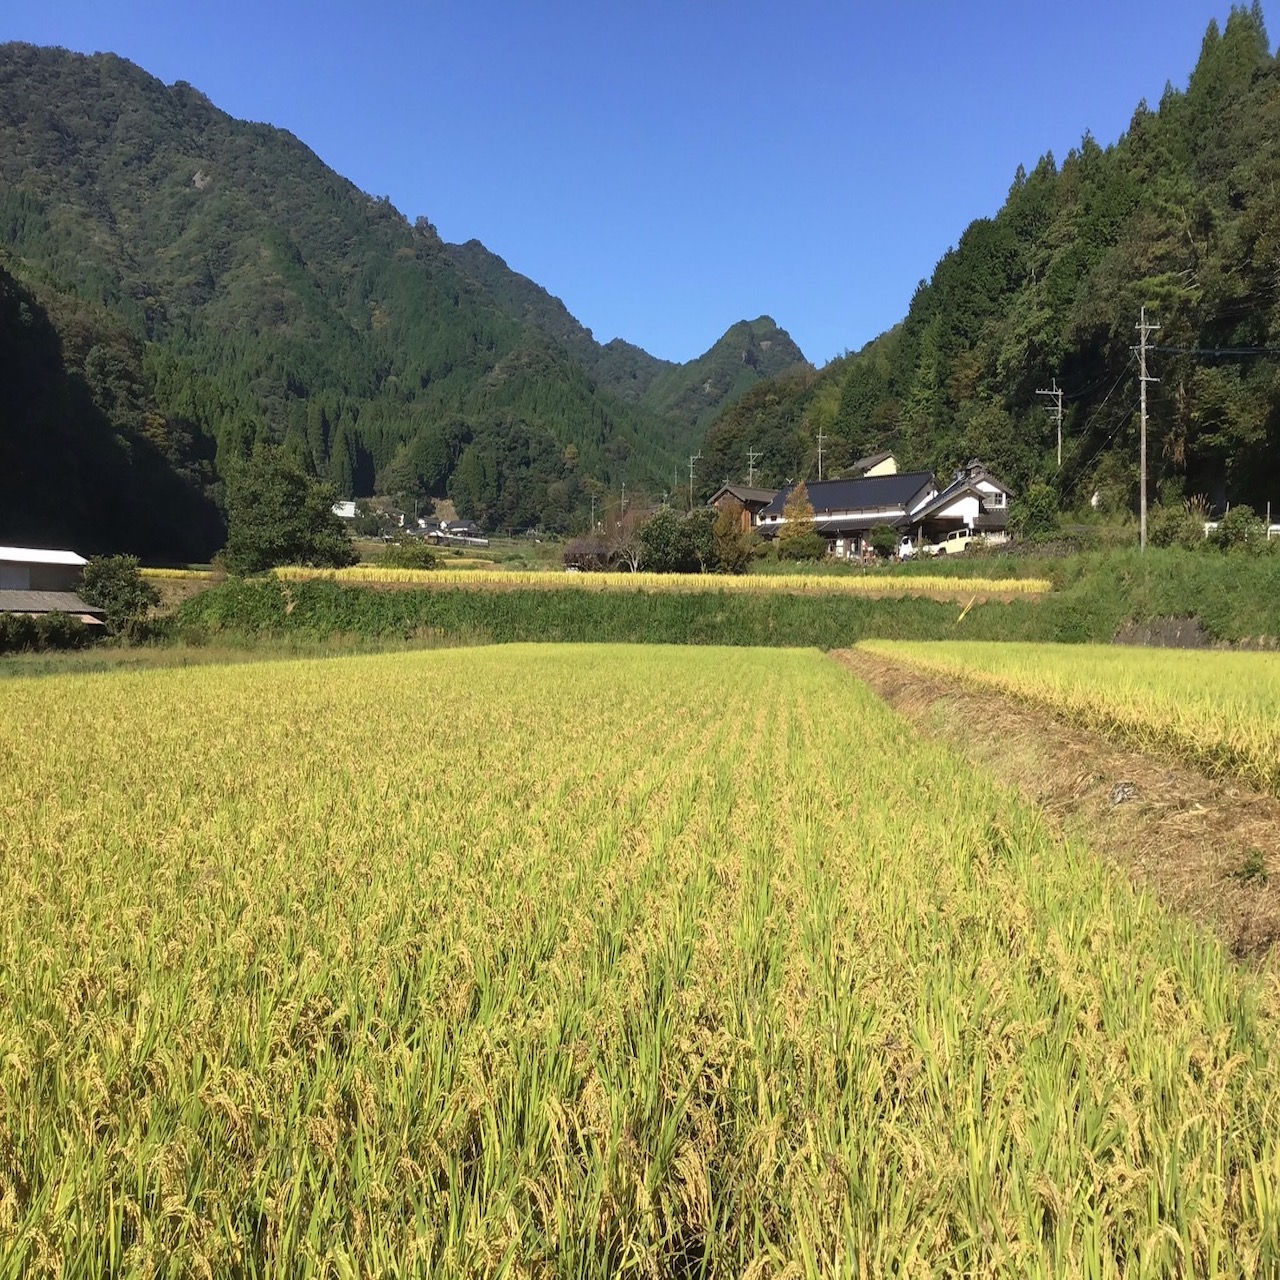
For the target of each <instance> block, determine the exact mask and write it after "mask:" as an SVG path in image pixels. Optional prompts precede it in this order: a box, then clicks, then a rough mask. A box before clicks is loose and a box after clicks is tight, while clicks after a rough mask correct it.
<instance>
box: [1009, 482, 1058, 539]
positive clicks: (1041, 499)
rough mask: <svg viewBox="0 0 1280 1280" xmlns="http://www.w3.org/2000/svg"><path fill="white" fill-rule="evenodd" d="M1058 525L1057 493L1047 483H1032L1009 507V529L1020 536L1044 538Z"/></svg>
mask: <svg viewBox="0 0 1280 1280" xmlns="http://www.w3.org/2000/svg"><path fill="white" fill-rule="evenodd" d="M1057 527H1058V495H1057V493H1056V492H1055V491H1054V490H1053V489H1051V488H1050V487H1049V486H1048V485H1047V484H1033V485H1032V486H1031V488H1030V489H1028V490H1027V491H1026V493H1025V494H1023V495H1022V497H1021V498H1015V499H1014V500H1013V502H1012V503H1011V504H1010V507H1009V529H1010V531H1011V532H1012V533H1015V534H1017V536H1018V537H1020V538H1046V537H1048V536H1049V535H1050V534H1051V533H1053V531H1054V530H1055V529H1056V528H1057Z"/></svg>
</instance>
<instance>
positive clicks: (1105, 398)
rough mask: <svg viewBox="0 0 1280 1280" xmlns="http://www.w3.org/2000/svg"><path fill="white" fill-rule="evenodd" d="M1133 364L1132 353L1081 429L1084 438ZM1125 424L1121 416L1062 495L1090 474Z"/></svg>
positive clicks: (1082, 464)
mask: <svg viewBox="0 0 1280 1280" xmlns="http://www.w3.org/2000/svg"><path fill="white" fill-rule="evenodd" d="M1132 364H1133V356H1132V355H1130V356H1129V359H1128V362H1127V363H1126V364H1125V366H1124V368H1123V369H1121V370H1120V376H1119V377H1118V378H1117V379H1116V380H1115V381H1114V382H1113V383H1112V384H1111V390H1110V391H1108V392H1107V394H1106V395H1105V396H1103V397H1102V403H1101V404H1100V405H1099V406H1098V407H1097V408H1096V409H1095V410H1094V411H1093V413H1092V414H1091V415H1090V416H1089V419H1088V420H1087V421H1086V422H1085V424H1084V427H1083V428H1082V429H1081V432H1080V435H1081V437H1082V438H1083V437H1084V436H1086V435H1088V433H1089V428H1090V427H1091V426H1092V425H1093V424H1094V422H1096V421H1097V419H1098V416H1099V415H1100V414H1101V413H1102V411H1103V409H1105V408H1106V407H1107V401H1108V400H1110V399H1111V397H1112V396H1113V395H1115V392H1116V388H1117V387H1118V386H1119V385H1120V384H1121V383H1122V382H1123V381H1124V376H1125V374H1126V373H1128V372H1129V368H1130V366H1131V365H1132ZM1123 426H1124V419H1123V418H1121V419H1120V421H1119V422H1117V423H1116V425H1115V426H1114V427H1112V429H1111V434H1110V435H1109V436H1108V437H1107V438H1106V439H1105V440H1104V441H1103V442H1102V443H1101V444H1100V445H1099V446H1098V447H1097V448H1096V449H1095V450H1094V451H1093V453H1091V454H1090V455H1089V457H1088V458H1086V459H1085V461H1084V462H1083V463H1081V465H1080V468H1079V470H1078V471H1077V472H1076V475H1075V479H1074V480H1072V481H1071V483H1070V484H1069V485H1067V487H1066V488H1065V489H1064V490H1063V491H1062V496H1063V497H1064V498H1065V497H1066V496H1067V494H1069V493H1070V492H1071V491H1072V489H1074V488H1075V487H1076V485H1078V484H1079V483H1080V481H1081V480H1082V479H1083V478H1084V476H1085V475H1086V474H1088V470H1089V468H1090V467H1091V466H1092V465H1093V464H1094V462H1096V461H1097V459H1098V458H1099V457H1100V456H1101V454H1102V451H1103V450H1104V449H1105V448H1106V447H1107V446H1108V445H1109V444H1110V443H1111V442H1112V441H1113V440H1114V439H1115V438H1116V436H1117V435H1118V434H1119V433H1120V428H1121V427H1123Z"/></svg>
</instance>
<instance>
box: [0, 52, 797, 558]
mask: <svg viewBox="0 0 1280 1280" xmlns="http://www.w3.org/2000/svg"><path fill="white" fill-rule="evenodd" d="M466 248H468V247H467V246H463V247H456V246H448V245H445V244H444V243H443V242H442V241H441V240H440V238H439V236H438V235H437V234H436V232H435V230H434V228H433V227H432V226H431V225H430V223H429V222H428V221H427V220H426V219H425V218H418V219H417V220H416V222H413V223H410V222H409V221H408V220H407V219H406V218H405V217H404V216H403V215H402V214H401V213H399V212H398V211H397V210H396V209H394V208H393V207H392V206H391V204H390V203H389V201H387V200H386V199H378V198H374V197H371V196H369V195H366V194H365V193H363V192H361V191H359V190H358V189H357V188H356V187H355V186H353V185H352V184H351V183H349V182H347V181H346V180H345V179H343V178H341V177H340V176H339V175H337V174H336V173H334V172H333V171H332V170H330V169H328V168H327V167H326V166H324V165H323V164H322V163H321V162H320V160H319V159H318V158H317V157H316V156H315V155H314V154H313V153H312V152H311V151H310V150H308V149H307V147H305V146H304V145H303V144H302V143H301V142H299V141H298V140H297V139H296V138H294V137H293V136H291V135H290V134H288V133H286V132H284V131H282V130H279V129H274V128H272V127H270V126H268V125H262V124H250V123H246V122H243V121H238V120H234V119H232V118H231V117H230V116H228V115H226V114H225V113H223V112H221V111H219V110H217V108H215V107H214V106H213V105H212V104H211V103H210V102H209V101H208V99H207V98H205V97H204V96H203V95H202V94H201V93H200V92H199V91H198V90H196V89H194V88H192V87H191V86H190V85H187V84H184V83H181V82H179V83H178V84H176V85H173V86H166V85H164V84H162V83H161V82H160V81H159V80H156V79H155V78H154V77H152V76H150V75H148V74H146V72H144V71H142V70H140V69H139V68H138V67H136V66H134V65H132V64H131V63H129V62H126V61H125V60H123V59H121V58H118V57H115V56H113V55H110V54H100V55H95V56H93V57H84V56H81V55H78V54H73V53H69V52H67V51H65V50H59V49H42V48H36V47H33V46H30V45H22V44H8V45H3V46H0V269H3V272H4V274H3V277H0V291H2V297H0V300H2V303H3V315H2V316H0V324H2V325H3V329H2V330H0V344H2V345H0V361H2V362H0V404H2V408H0V413H3V415H4V416H3V417H2V418H0V458H3V459H4V460H5V461H6V462H7V463H9V464H10V465H7V466H5V467H4V468H3V469H2V470H0V537H7V538H12V539H35V538H41V539H53V538H55V537H56V538H59V539H61V540H63V541H71V542H74V543H75V544H76V545H84V546H87V547H91V548H93V549H99V548H102V549H116V550H132V551H137V552H140V553H142V554H144V555H150V556H160V555H171V556H174V557H179V558H180V557H184V556H189V555H195V554H204V555H207V554H208V553H209V552H211V551H212V550H214V549H216V548H217V546H219V545H220V540H221V537H222V529H221V522H220V516H219V504H220V502H221V489H222V484H223V482H224V481H225V478H226V476H227V475H228V473H229V470H230V468H232V467H233V466H235V465H236V464H237V463H239V462H240V461H242V460H244V459H247V458H248V457H250V456H251V453H252V449H253V445H254V443H255V442H256V441H260V440H276V441H282V442H283V443H284V444H285V445H286V446H287V447H288V448H289V449H290V450H291V451H293V452H295V453H296V454H297V456H299V457H300V458H301V459H303V460H305V462H306V464H307V465H308V466H309V467H310V468H312V469H313V470H314V471H315V473H316V474H317V475H319V476H320V477H322V478H324V479H327V480H329V481H330V482H331V483H332V484H333V485H334V487H335V488H336V489H337V490H338V491H339V492H340V493H342V494H344V495H352V496H363V495H368V494H371V493H374V492H375V491H378V492H386V493H390V494H392V495H394V496H396V497H398V498H400V499H402V500H404V501H405V502H409V501H411V500H415V499H417V500H422V499H430V498H432V497H445V496H448V497H452V498H453V499H454V501H455V502H456V503H457V506H458V509H459V511H460V513H461V514H463V515H466V516H470V517H472V518H475V519H477V520H479V521H480V522H481V523H483V524H485V525H486V526H487V527H491V528H494V527H502V526H508V527H528V526H531V525H542V526H544V527H548V528H551V529H569V528H572V527H574V526H575V524H576V523H578V522H579V521H580V520H581V518H582V514H581V513H582V512H583V511H584V510H585V509H587V508H588V507H589V504H590V498H591V496H592V494H595V495H597V496H598V495H600V494H602V493H604V492H606V491H607V490H608V489H610V488H616V487H617V486H618V485H620V484H621V483H622V482H627V483H629V484H630V485H632V486H633V487H634V488H640V487H643V486H646V485H648V486H650V487H651V488H656V487H658V486H659V485H661V484H662V483H663V481H664V480H665V479H666V478H668V477H669V476H670V473H671V466H672V465H673V464H674V463H675V462H677V461H678V460H679V459H680V458H682V457H684V456H685V455H686V454H687V453H688V452H689V451H690V450H691V448H693V447H694V442H695V437H696V435H697V434H698V427H699V422H700V420H701V419H702V418H704V417H705V415H706V414H708V413H709V412H713V411H714V410H715V409H717V408H719V407H722V406H723V404H725V403H727V402H728V399H729V398H731V397H732V396H734V395H736V394H740V393H741V391H743V390H745V389H746V388H747V387H748V386H749V385H751V383H753V382H755V381H757V380H759V379H760V378H763V377H764V376H766V375H768V374H769V373H772V372H775V371H776V369H777V368H778V367H781V366H780V365H779V364H777V363H776V358H771V359H762V358H761V352H760V349H761V348H762V347H763V349H764V350H765V351H766V352H769V351H771V350H773V349H776V350H777V352H778V355H779V356H780V357H782V358H783V359H784V360H785V361H786V362H788V363H790V362H793V361H794V360H797V359H800V358H801V357H800V354H799V352H798V350H796V349H795V347H794V344H792V343H791V342H790V339H788V338H786V335H785V334H782V333H781V332H780V331H777V330H776V327H775V326H773V325H772V322H767V323H764V324H763V328H764V329H766V330H768V333H767V334H766V335H765V337H764V339H763V342H761V341H760V340H759V339H758V338H757V337H756V331H757V330H758V329H761V327H762V322H756V323H755V324H754V325H751V326H746V330H747V332H742V331H741V330H742V328H743V327H742V326H737V327H735V328H734V329H732V330H730V334H729V335H726V338H725V339H724V340H722V342H721V343H720V344H717V347H715V348H713V349H712V352H709V353H708V357H709V356H711V355H712V354H713V353H715V355H716V360H717V363H724V362H732V361H733V360H736V361H737V365H736V367H735V368H733V369H732V370H731V371H730V373H728V374H725V373H724V372H723V371H722V372H720V373H719V374H718V380H717V381H716V382H715V383H714V386H713V385H712V383H711V381H710V372H709V370H708V368H707V367H706V364H705V362H706V361H707V359H708V357H703V358H702V360H701V361H694V362H691V363H690V365H688V366H679V365H668V364H667V363H666V362H662V361H655V360H654V358H653V357H651V356H648V355H647V353H645V352H642V351H640V350H639V348H634V347H630V346H628V344H625V343H620V342H615V343H611V344H608V346H605V347H601V346H599V345H598V344H596V343H595V342H594V340H592V339H591V338H590V335H589V334H586V331H585V330H582V327H581V326H580V325H578V324H577V322H576V321H574V320H573V318H572V317H571V316H569V315H568V313H567V311H564V309H563V307H562V306H560V304H558V303H556V306H559V307H560V311H561V312H563V316H562V317H555V319H556V323H550V322H548V320H547V315H550V314H551V313H552V312H554V308H553V307H550V306H549V304H551V303H555V300H554V299H551V298H550V296H549V295H546V294H545V293H543V291H541V290H537V286H534V285H532V283H531V282H528V281H525V282H524V283H525V285H527V286H528V287H529V289H531V290H535V291H537V292H538V293H542V294H543V297H544V298H545V299H546V300H547V304H548V305H547V306H544V307H543V308H542V310H543V311H544V312H546V313H547V314H546V315H544V314H529V308H528V306H527V305H526V303H525V300H524V299H523V298H522V297H521V296H520V295H519V291H518V290H513V289H512V287H511V282H510V280H508V279H504V278H502V277H503V274H504V273H505V276H506V277H514V278H515V279H516V280H523V277H515V273H512V272H509V271H508V270H507V269H506V268H505V264H502V271H501V272H499V271H496V270H492V269H490V270H489V271H488V273H487V278H486V273H485V271H482V270H481V269H480V268H479V267H476V266H474V265H473V266H472V268H471V269H468V267H467V261H466V255H465V254H464V253H463V250H464V249H466ZM470 248H471V256H472V258H479V257H480V256H481V255H483V253H484V250H483V248H482V246H471V247H470ZM490 256H491V255H490ZM495 261H496V262H497V263H499V264H501V260H500V259H495ZM557 324H558V325H559V327H558V328H557ZM579 335H585V338H583V337H580V336H579ZM28 349H30V351H31V352H32V355H31V356H30V358H27V357H24V355H23V353H24V352H26V351H27V350H28ZM627 364H632V365H634V366H635V367H636V368H638V369H642V370H643V371H644V376H645V378H646V379H647V384H646V385H648V384H653V385H654V386H657V385H658V384H660V395H659V398H658V399H657V400H656V401H655V402H654V404H653V406H650V405H649V404H647V403H645V402H644V397H643V395H642V394H641V395H637V394H633V392H634V388H632V387H631V386H630V385H629V380H628V378H627V377H626V375H625V371H624V366H626V365H627ZM708 386H711V387H712V389H711V390H709V391H706V392H704V391H703V390H702V388H704V387H708ZM716 388H719V389H716Z"/></svg>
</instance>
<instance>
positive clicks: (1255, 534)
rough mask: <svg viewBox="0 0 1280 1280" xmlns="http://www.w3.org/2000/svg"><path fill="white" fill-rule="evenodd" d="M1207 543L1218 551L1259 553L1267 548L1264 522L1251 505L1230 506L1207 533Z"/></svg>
mask: <svg viewBox="0 0 1280 1280" xmlns="http://www.w3.org/2000/svg"><path fill="white" fill-rule="evenodd" d="M1209 543H1210V545H1211V546H1215V547H1217V548H1218V550H1219V551H1249V552H1252V553H1253V554H1254V555H1260V554H1261V553H1262V552H1264V551H1266V550H1267V525H1266V522H1265V521H1264V520H1263V519H1262V517H1261V516H1259V515H1257V514H1256V513H1255V512H1254V510H1253V508H1252V507H1247V506H1239V507H1232V508H1231V510H1230V511H1228V512H1227V514H1226V515H1225V516H1223V517H1222V519H1221V520H1219V521H1218V527H1217V528H1216V529H1214V530H1213V532H1212V533H1210V534H1209Z"/></svg>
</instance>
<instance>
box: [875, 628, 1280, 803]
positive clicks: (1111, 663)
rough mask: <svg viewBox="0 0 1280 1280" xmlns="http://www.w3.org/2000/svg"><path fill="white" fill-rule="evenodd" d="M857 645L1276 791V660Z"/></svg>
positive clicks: (1115, 649)
mask: <svg viewBox="0 0 1280 1280" xmlns="http://www.w3.org/2000/svg"><path fill="white" fill-rule="evenodd" d="M861 647H862V648H865V649H869V650H872V651H874V652H878V653H882V654H884V655H885V656H886V657H889V658H892V659H895V660H897V661H901V662H906V663H908V664H911V665H913V666H916V667H918V668H921V669H923V670H928V671H935V672H941V673H943V674H946V675H953V676H959V677H961V678H964V679H966V680H971V681H976V682H978V683H981V684H984V685H987V686H989V687H992V688H995V689H998V690H1000V692H1002V693H1009V694H1013V695H1014V696H1016V697H1018V698H1022V699H1024V700H1025V701H1027V702H1031V703H1035V704H1038V705H1041V706H1045V707H1048V708H1049V709H1051V710H1054V711H1058V712H1061V713H1063V714H1065V715H1067V716H1068V717H1070V718H1071V719H1072V720H1074V721H1076V722H1077V723H1079V724H1082V725H1083V726H1085V727H1086V728H1090V729H1097V730H1099V731H1100V732H1103V733H1107V734H1110V735H1111V736H1113V737H1117V738H1119V739H1121V740H1123V741H1124V742H1126V743H1128V744H1130V745H1132V746H1135V747H1137V748H1138V749H1139V750H1143V751H1149V752H1152V753H1154V754H1160V753H1166V752H1167V753H1172V754H1174V755H1176V756H1179V757H1181V758H1182V759H1185V760H1188V761H1190V762H1191V763H1192V764H1195V765H1197V766H1198V767H1200V768H1202V769H1204V770H1206V771H1207V772H1209V773H1211V774H1214V775H1218V776H1223V775H1232V776H1236V777H1239V778H1242V779H1243V780H1244V781H1246V782H1248V783H1250V784H1251V785H1252V786H1254V787H1257V788H1258V789H1260V790H1264V791H1272V792H1274V793H1276V794H1280V654H1274V653H1234V652H1223V651H1212V652H1196V651H1191V650H1181V649H1140V648H1133V647H1129V646H1120V645H1048V644H992V643H982V642H972V641H971V642H950V641H947V642H921V643H892V644H889V643H882V642H878V641H867V642H865V643H864V644H863V645H862V646H861Z"/></svg>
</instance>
